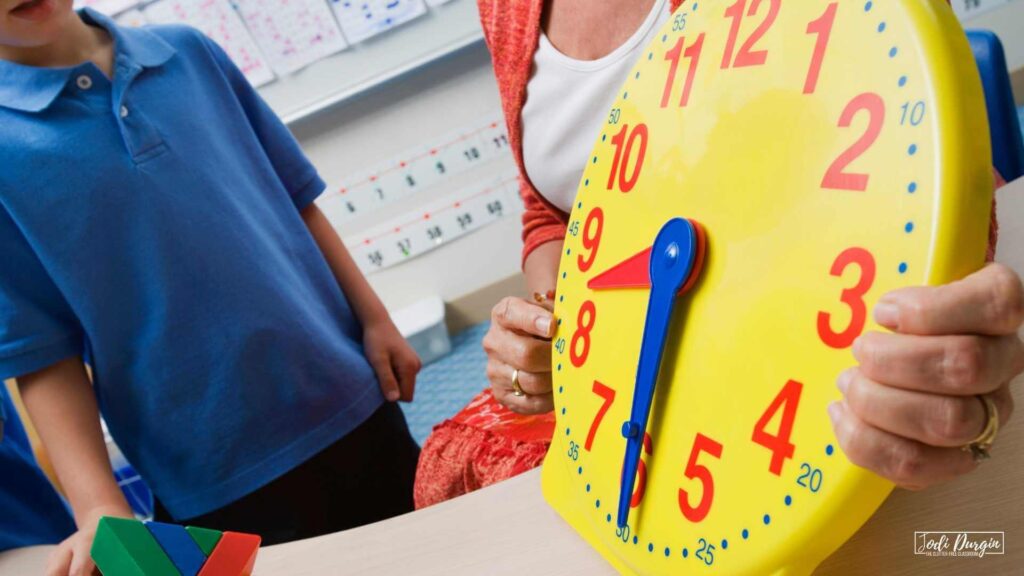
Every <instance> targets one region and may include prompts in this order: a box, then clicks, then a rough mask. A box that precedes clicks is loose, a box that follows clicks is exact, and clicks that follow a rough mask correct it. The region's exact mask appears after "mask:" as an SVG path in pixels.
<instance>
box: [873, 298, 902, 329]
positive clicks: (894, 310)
mask: <svg viewBox="0 0 1024 576" xmlns="http://www.w3.org/2000/svg"><path fill="white" fill-rule="evenodd" d="M875 322H878V323H879V324H881V325H882V326H885V327H886V328H892V329H896V328H898V327H899V325H900V307H899V306H897V305H896V304H895V303H893V302H889V301H886V300H880V301H879V302H878V304H875Z"/></svg>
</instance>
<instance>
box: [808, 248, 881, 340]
mask: <svg viewBox="0 0 1024 576" xmlns="http://www.w3.org/2000/svg"><path fill="white" fill-rule="evenodd" d="M851 264H855V265H856V266H857V268H859V269H860V280H858V281H857V285H856V286H854V287H853V288H848V289H846V290H843V294H842V296H840V298H839V300H840V301H841V302H843V303H844V304H846V305H847V306H849V307H850V325H849V326H847V327H846V329H845V330H843V331H842V332H835V331H833V330H832V315H831V314H829V313H828V312H818V336H819V337H821V341H822V342H824V343H825V345H827V346H830V347H832V348H837V349H842V348H849V347H850V346H851V345H852V344H853V341H854V340H856V339H857V337H858V336H860V333H861V332H863V331H864V323H865V322H866V320H867V315H868V309H867V305H866V304H865V303H864V295H865V294H867V293H868V290H870V289H871V285H872V284H873V283H874V281H875V259H874V257H872V256H871V253H870V252H868V251H867V250H865V249H863V248H847V249H846V250H844V251H843V252H842V253H841V254H839V256H838V257H836V261H835V262H833V263H832V270H831V271H830V272H829V273H830V274H831V275H833V276H839V277H841V276H842V275H843V271H844V270H846V268H847V267H848V266H850V265H851Z"/></svg>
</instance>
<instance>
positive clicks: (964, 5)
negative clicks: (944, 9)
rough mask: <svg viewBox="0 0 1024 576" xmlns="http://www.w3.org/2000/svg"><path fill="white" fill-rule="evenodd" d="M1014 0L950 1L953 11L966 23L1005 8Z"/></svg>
mask: <svg viewBox="0 0 1024 576" xmlns="http://www.w3.org/2000/svg"><path fill="white" fill-rule="evenodd" d="M1012 1H1014V0H952V4H953V11H954V12H956V15H957V16H959V17H960V20H961V21H967V20H970V19H971V18H974V17H975V16H978V15H979V14H983V13H985V12H988V11H989V10H994V9H996V8H999V7H1000V6H1005V5H1007V4H1009V3H1010V2H1012Z"/></svg>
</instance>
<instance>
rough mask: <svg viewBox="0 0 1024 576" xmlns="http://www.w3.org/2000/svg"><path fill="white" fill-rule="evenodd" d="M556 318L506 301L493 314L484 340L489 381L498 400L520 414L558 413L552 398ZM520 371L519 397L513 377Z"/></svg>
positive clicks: (520, 302) (525, 304) (534, 306)
mask: <svg viewBox="0 0 1024 576" xmlns="http://www.w3.org/2000/svg"><path fill="white" fill-rule="evenodd" d="M553 334H554V317H553V315H552V314H551V312H550V311H549V310H547V309H546V308H544V307H542V306H539V305H537V304H534V303H532V302H528V301H526V300H523V299H522V298H513V297H511V296H509V297H506V298H505V299H504V300H502V301H501V302H499V303H498V305H497V306H495V307H494V309H493V310H492V311H491V328H490V329H489V330H488V331H487V335H486V336H484V342H483V344H484V350H485V351H486V352H487V379H488V380H490V381H491V390H492V392H493V394H494V398H495V399H496V400H497V401H498V402H500V403H501V404H502V405H504V406H506V407H507V408H509V409H510V410H512V411H513V412H518V413H519V414H542V413H545V412H550V411H551V410H553V409H554V403H553V400H552V397H551V337H552V335H553ZM517 369H518V370H519V387H520V388H521V389H522V391H523V392H524V395H522V396H516V395H515V393H514V389H513V386H512V376H513V374H514V373H515V371H516V370H517Z"/></svg>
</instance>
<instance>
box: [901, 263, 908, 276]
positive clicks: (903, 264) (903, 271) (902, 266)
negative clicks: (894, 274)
mask: <svg viewBox="0 0 1024 576" xmlns="http://www.w3.org/2000/svg"><path fill="white" fill-rule="evenodd" d="M899 270H900V274H906V273H907V263H906V262H900V268H899Z"/></svg>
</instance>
